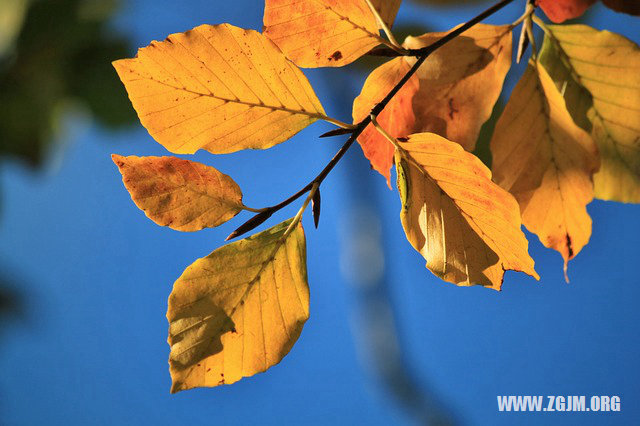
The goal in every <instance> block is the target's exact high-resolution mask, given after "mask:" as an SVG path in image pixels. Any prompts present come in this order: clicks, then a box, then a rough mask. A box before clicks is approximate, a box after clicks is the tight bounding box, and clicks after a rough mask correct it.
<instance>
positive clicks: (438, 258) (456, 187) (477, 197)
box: [396, 133, 539, 290]
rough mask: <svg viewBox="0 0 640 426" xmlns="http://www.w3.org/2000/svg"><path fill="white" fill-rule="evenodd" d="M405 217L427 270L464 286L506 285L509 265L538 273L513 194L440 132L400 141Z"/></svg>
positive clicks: (399, 167)
mask: <svg viewBox="0 0 640 426" xmlns="http://www.w3.org/2000/svg"><path fill="white" fill-rule="evenodd" d="M399 144H400V148H401V149H402V150H401V151H400V152H401V153H402V155H396V160H397V162H396V167H397V170H398V190H399V192H400V198H401V200H402V211H401V212H400V218H401V219H402V226H403V227H404V231H405V233H406V234H407V239H408V240H409V242H410V243H411V244H412V245H413V247H414V248H415V249H416V250H418V251H419V252H420V253H421V254H422V256H424V258H425V259H426V260H427V268H429V269H430V270H431V271H432V272H433V273H434V274H436V275H437V276H439V277H440V278H442V279H443V280H446V281H449V282H452V283H454V284H457V285H462V286H470V285H474V284H479V285H483V286H486V287H489V288H493V289H496V290H499V289H500V287H501V285H502V279H503V276H504V272H505V271H506V270H508V269H511V270H515V271H522V272H525V273H527V274H529V275H531V276H533V277H535V278H539V277H538V274H537V273H536V272H535V270H534V268H533V259H531V257H530V256H529V254H528V252H527V246H528V242H527V239H526V238H525V236H524V234H523V233H522V231H521V230H520V210H519V208H518V203H517V202H516V200H515V199H514V198H513V196H512V195H511V194H509V193H508V192H507V191H505V190H503V189H502V188H500V187H499V186H498V185H496V184H495V183H493V182H492V181H491V172H490V171H489V169H487V167H486V166H485V165H484V164H482V162H481V161H480V160H479V159H478V158H476V157H475V156H474V155H473V154H470V153H468V152H466V151H464V150H463V149H462V147H461V146H460V145H459V144H457V143H455V142H451V141H448V140H447V139H444V138H443V137H441V136H438V135H436V134H433V133H419V134H414V135H411V136H410V137H409V139H408V140H407V141H406V142H403V141H400V142H399Z"/></svg>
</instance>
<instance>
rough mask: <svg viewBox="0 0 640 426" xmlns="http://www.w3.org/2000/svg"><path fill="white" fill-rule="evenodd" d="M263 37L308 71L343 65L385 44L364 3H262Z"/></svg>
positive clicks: (273, 0) (343, 0)
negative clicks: (314, 68) (263, 4)
mask: <svg viewBox="0 0 640 426" xmlns="http://www.w3.org/2000/svg"><path fill="white" fill-rule="evenodd" d="M264 34H265V35H266V36H267V37H269V38H270V39H271V40H273V41H274V43H275V44H277V45H278V47H279V48H280V49H282V51H283V52H284V53H285V55H287V58H289V59H291V60H292V61H293V62H294V63H295V64H296V65H298V66H300V67H310V68H312V67H340V66H343V65H347V64H349V63H351V62H353V61H355V60H356V59H358V58H359V57H360V56H362V55H364V54H365V53H367V52H368V51H369V50H371V49H372V48H374V47H375V46H377V45H379V44H381V43H384V42H385V41H384V40H383V39H382V38H381V37H380V32H379V29H378V22H377V20H376V17H375V15H374V14H373V12H372V11H371V9H370V8H369V6H368V5H367V3H366V1H365V0H266V1H265V8H264Z"/></svg>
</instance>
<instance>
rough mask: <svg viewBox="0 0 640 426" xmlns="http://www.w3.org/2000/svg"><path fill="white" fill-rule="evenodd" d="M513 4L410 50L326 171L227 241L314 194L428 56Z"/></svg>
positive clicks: (489, 11)
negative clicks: (406, 64) (398, 74)
mask: <svg viewBox="0 0 640 426" xmlns="http://www.w3.org/2000/svg"><path fill="white" fill-rule="evenodd" d="M512 1H513V0H502V1H500V2H498V3H496V4H495V5H494V6H492V7H490V8H489V9H487V10H485V11H484V12H482V13H481V14H479V15H478V16H476V17H474V18H473V19H471V20H470V21H468V22H466V23H465V24H463V25H461V26H459V27H458V28H456V29H454V30H453V31H451V32H449V33H447V34H446V35H444V36H443V37H442V38H440V39H438V40H436V41H435V42H433V43H432V44H430V45H428V46H425V47H423V48H421V49H410V50H407V56H414V57H416V58H417V61H416V63H415V64H413V66H412V67H411V69H410V70H409V71H407V73H406V74H405V75H404V77H402V79H401V80H400V81H399V82H398V83H397V84H396V85H395V86H394V87H393V89H391V91H390V92H389V93H387V96H385V97H384V99H382V100H381V101H380V102H378V103H377V104H376V105H375V106H374V107H373V109H372V110H371V115H368V116H367V117H365V118H364V119H363V120H362V121H360V122H359V123H358V124H356V125H355V126H354V127H353V128H352V129H344V131H349V133H351V135H350V136H349V139H347V141H346V142H345V143H344V145H342V147H341V148H340V150H339V151H338V152H337V153H336V155H334V156H333V158H332V159H331V160H330V161H329V163H327V165H326V166H325V167H324V169H322V171H321V172H320V173H319V174H318V175H317V176H316V177H315V178H313V180H311V182H309V183H308V184H307V185H305V186H304V187H303V188H302V189H300V190H299V191H298V192H296V193H295V194H293V195H292V196H290V197H289V198H287V199H286V200H284V201H282V202H280V203H278V204H276V205H273V206H271V207H265V208H264V209H260V210H261V212H260V213H258V214H257V215H255V216H254V217H252V218H251V219H249V220H248V221H246V222H245V223H243V224H242V225H240V226H239V227H238V228H237V229H236V230H235V231H233V232H232V233H231V234H230V235H229V236H228V237H227V240H229V239H232V238H235V237H239V236H240V235H242V234H244V233H246V232H249V231H251V230H252V229H254V228H255V227H257V226H258V225H260V224H261V223H262V222H264V221H265V220H267V219H268V218H269V217H270V216H271V215H272V214H274V213H275V212H277V211H278V210H281V209H282V208H284V207H286V206H288V205H289V204H291V203H292V202H294V201H295V200H297V199H298V198H300V197H301V196H302V195H304V194H305V193H307V192H309V191H311V189H312V188H314V187H319V186H320V184H322V181H324V179H325V178H326V177H327V175H328V174H329V173H330V172H331V170H333V168H334V167H335V166H336V164H338V162H340V160H341V159H342V157H343V156H344V154H346V153H347V151H348V150H349V148H351V145H353V143H354V142H355V141H356V139H357V138H358V136H360V134H361V133H362V132H363V131H364V129H365V128H366V127H367V126H368V125H369V124H371V119H372V117H373V118H375V117H377V116H378V115H380V113H381V112H382V111H383V110H384V109H385V107H386V106H387V105H388V104H389V102H390V101H391V99H393V97H394V96H395V95H396V94H397V93H398V91H400V89H402V87H403V86H404V85H405V84H406V83H407V81H409V79H410V78H411V77H412V76H413V75H414V74H415V73H416V71H418V68H420V66H421V65H422V64H423V63H424V61H425V60H426V59H427V58H428V57H429V55H431V54H432V53H433V52H435V51H436V50H438V49H439V48H441V47H442V46H444V45H445V44H447V43H448V42H450V41H451V40H453V39H455V38H456V37H458V36H459V35H460V34H462V33H463V32H465V31H466V30H468V29H469V28H471V27H473V26H474V25H476V24H477V23H479V22H481V21H483V20H484V19H486V18H487V17H489V16H491V15H493V14H494V13H496V12H497V11H498V10H500V9H502V8H503V7H504V6H506V5H508V4H509V3H511V2H512ZM374 50H375V49H374ZM396 53H397V52H396ZM303 207H306V205H305V206H303ZM302 210H304V209H302ZM299 213H300V212H299Z"/></svg>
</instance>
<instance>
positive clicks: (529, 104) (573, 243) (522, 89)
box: [491, 64, 599, 271]
mask: <svg viewBox="0 0 640 426" xmlns="http://www.w3.org/2000/svg"><path fill="white" fill-rule="evenodd" d="M491 152H492V154H493V166H492V169H493V175H494V180H495V181H496V183H498V184H499V185H500V186H501V187H503V188H504V189H506V190H507V191H509V192H511V194H513V195H514V196H515V197H516V200H518V203H519V204H520V210H521V212H522V221H523V223H524V225H525V226H526V227H527V229H529V230H530V231H531V232H533V233H535V234H536V235H538V237H539V238H540V242H542V244H544V245H545V246H546V247H550V248H553V249H554V250H557V251H558V252H560V254H561V255H562V257H563V259H564V262H565V271H566V265H567V262H568V261H569V260H571V259H572V258H573V257H574V256H575V255H577V254H578V253H579V252H580V250H581V249H582V247H584V246H585V245H586V244H587V242H588V241H589V237H590V236H591V218H590V217H589V214H588V213H587V208H586V206H587V204H589V203H590V202H591V200H592V199H593V180H592V176H593V174H594V173H595V172H596V171H597V170H598V165H599V163H598V149H597V147H596V145H595V143H594V142H593V140H592V139H591V137H590V136H589V134H588V133H587V132H585V131H584V130H582V129H581V128H580V127H578V126H577V125H576V124H575V123H574V122H573V120H572V118H571V115H569V112H568V111H567V108H566V106H565V102H564V99H563V98H562V95H561V94H560V92H559V91H558V89H557V88H556V86H555V85H554V83H553V81H552V80H551V78H550V77H549V75H548V74H547V72H546V71H545V70H544V68H543V67H542V66H540V65H536V64H530V65H529V66H528V68H527V70H526V72H525V73H524V75H523V76H522V78H521V80H520V81H519V82H518V85H517V86H516V87H515V89H514V90H513V93H512V94H511V98H510V99H509V102H508V103H507V106H506V108H505V110H504V112H503V113H502V116H501V117H500V119H499V120H498V123H497V125H496V129H495V132H494V134H493V139H492V140H491Z"/></svg>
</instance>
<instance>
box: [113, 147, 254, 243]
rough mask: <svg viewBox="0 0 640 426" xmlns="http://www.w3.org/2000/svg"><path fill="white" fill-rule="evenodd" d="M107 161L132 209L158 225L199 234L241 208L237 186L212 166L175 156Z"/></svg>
mask: <svg viewBox="0 0 640 426" xmlns="http://www.w3.org/2000/svg"><path fill="white" fill-rule="evenodd" d="M111 158H112V159H113V162H114V163H116V165H117V166H118V168H119V169H120V173H122V181H123V182H124V186H125V187H126V188H127V190H128V191H129V193H130V194H131V198H132V199H133V201H134V203H136V206H138V208H139V209H140V210H143V211H144V212H145V214H146V215H147V217H149V219H151V220H153V221H154V222H155V223H157V224H158V225H161V226H168V227H169V228H171V229H175V230H177V231H199V230H201V229H203V228H209V227H214V226H218V225H220V224H222V223H224V222H226V221H228V220H229V219H231V218H232V217H234V216H235V215H237V214H238V213H239V212H240V211H241V210H242V208H243V204H242V192H241V191H240V187H239V186H238V185H237V184H236V183H235V182H234V181H233V179H231V178H230V177H229V176H227V175H225V174H223V173H220V172H219V171H218V170H216V169H214V168H213V167H210V166H206V165H204V164H201V163H196V162H194V161H187V160H182V159H180V158H176V157H136V156H133V155H132V156H129V157H123V156H120V155H116V154H113V155H112V156H111Z"/></svg>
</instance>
